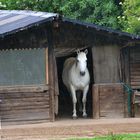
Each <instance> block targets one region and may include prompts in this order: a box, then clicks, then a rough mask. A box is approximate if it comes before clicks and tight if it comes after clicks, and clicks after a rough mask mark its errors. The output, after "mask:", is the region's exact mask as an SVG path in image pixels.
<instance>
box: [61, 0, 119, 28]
mask: <svg viewBox="0 0 140 140" xmlns="http://www.w3.org/2000/svg"><path fill="white" fill-rule="evenodd" d="M61 11H62V12H63V14H64V15H65V16H67V17H70V18H74V19H78V20H82V21H87V22H92V23H97V24H99V25H104V26H107V27H112V28H114V29H120V25H119V23H118V18H117V17H118V16H119V15H120V11H119V8H118V6H117V5H116V4H115V2H114V0H69V1H67V0H64V2H63V6H62V7H61Z"/></svg>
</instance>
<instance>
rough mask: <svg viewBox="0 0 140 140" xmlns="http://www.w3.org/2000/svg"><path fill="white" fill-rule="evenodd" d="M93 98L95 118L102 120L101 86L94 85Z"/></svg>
mask: <svg viewBox="0 0 140 140" xmlns="http://www.w3.org/2000/svg"><path fill="white" fill-rule="evenodd" d="M92 97H93V107H92V108H93V118H94V119H99V118H100V113H99V112H100V103H99V85H92Z"/></svg>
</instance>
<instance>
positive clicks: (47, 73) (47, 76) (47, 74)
mask: <svg viewBox="0 0 140 140" xmlns="http://www.w3.org/2000/svg"><path fill="white" fill-rule="evenodd" d="M45 55H46V85H48V84H49V68H48V48H46V52H45Z"/></svg>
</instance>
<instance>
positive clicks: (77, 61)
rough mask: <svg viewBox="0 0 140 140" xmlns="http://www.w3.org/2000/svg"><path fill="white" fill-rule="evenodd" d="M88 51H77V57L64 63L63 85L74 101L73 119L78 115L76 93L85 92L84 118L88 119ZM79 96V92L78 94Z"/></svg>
mask: <svg viewBox="0 0 140 140" xmlns="http://www.w3.org/2000/svg"><path fill="white" fill-rule="evenodd" d="M87 53H88V51H87V49H86V50H85V51H84V52H80V51H79V50H78V51H77V57H76V58H75V57H70V58H68V59H67V60H66V61H65V63H64V68H63V72H62V79H63V83H64V84H65V86H66V87H67V89H68V91H69V92H70V93H71V96H72V101H73V115H72V117H73V118H76V117H77V113H76V103H77V98H78V97H79V96H77V98H76V91H79V90H81V91H83V97H82V102H83V109H82V112H83V117H87V113H86V100H87V99H86V97H87V92H88V89H89V82H90V75H89V71H88V69H87V57H86V55H87ZM77 94H79V92H77Z"/></svg>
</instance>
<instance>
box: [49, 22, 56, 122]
mask: <svg viewBox="0 0 140 140" xmlns="http://www.w3.org/2000/svg"><path fill="white" fill-rule="evenodd" d="M53 45H54V44H53V32H52V26H51V25H50V26H49V27H48V62H49V63H48V64H49V66H48V70H49V92H50V93H49V94H50V120H51V121H54V120H55V115H54V112H55V111H54V110H55V108H54V84H55V83H54V80H55V79H54V48H53Z"/></svg>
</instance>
